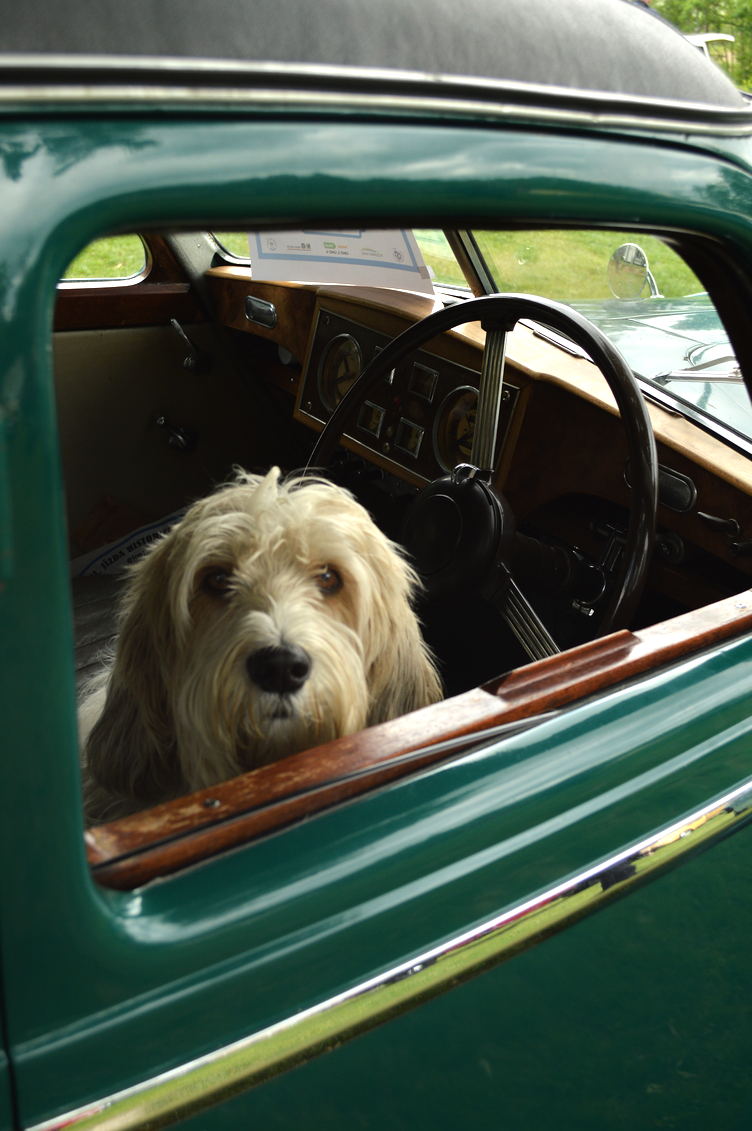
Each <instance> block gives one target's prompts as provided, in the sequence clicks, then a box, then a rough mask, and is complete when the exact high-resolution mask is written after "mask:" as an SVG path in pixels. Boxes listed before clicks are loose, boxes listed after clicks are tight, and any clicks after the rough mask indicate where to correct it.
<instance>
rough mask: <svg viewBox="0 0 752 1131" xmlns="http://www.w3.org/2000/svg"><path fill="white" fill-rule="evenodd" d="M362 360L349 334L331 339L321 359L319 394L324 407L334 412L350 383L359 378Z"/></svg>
mask: <svg viewBox="0 0 752 1131" xmlns="http://www.w3.org/2000/svg"><path fill="white" fill-rule="evenodd" d="M362 364H363V359H362V357H361V353H360V346H359V345H358V343H357V342H356V340H355V338H353V337H352V336H351V335H350V334H339V335H338V336H337V337H336V338H332V340H331V342H330V343H329V345H328V346H327V348H326V351H325V352H324V356H323V357H322V359H321V368H320V369H319V393H320V394H321V399H322V401H323V402H324V404H325V406H326V407H327V408H328V409H329V411H330V412H334V410H335V408H336V407H337V405H338V404H339V402H340V401H341V400H342V398H343V397H344V395H345V393H346V392H347V391H348V389H349V388H350V386H351V385H352V383H353V382H354V381H355V380H356V378H358V377H359V376H360V371H361V368H362Z"/></svg>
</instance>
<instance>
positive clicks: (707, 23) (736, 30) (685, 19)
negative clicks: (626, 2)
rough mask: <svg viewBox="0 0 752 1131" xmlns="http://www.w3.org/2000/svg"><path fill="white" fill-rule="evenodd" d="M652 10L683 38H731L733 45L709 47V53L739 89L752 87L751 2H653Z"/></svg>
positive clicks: (697, 0)
mask: <svg viewBox="0 0 752 1131" xmlns="http://www.w3.org/2000/svg"><path fill="white" fill-rule="evenodd" d="M652 6H653V8H654V9H655V10H656V12H660V14H661V15H662V16H665V17H666V19H667V20H671V22H672V23H673V24H676V26H677V27H678V28H679V29H680V30H681V31H683V32H684V33H685V34H691V33H693V32H713V31H715V32H724V33H725V34H726V35H733V36H734V42H733V43H723V42H721V43H718V44H715V45H713V44H711V45H710V53H711V55H712V57H713V58H714V59H715V61H716V62H717V63H718V64H719V65H720V66H721V67H722V68H723V69H724V70H725V71H726V72H727V73H728V74H729V75H730V76H731V78H732V79H733V80H734V82H735V83H736V84H737V85H738V86H741V87H746V88H750V87H752V0H653V5H652Z"/></svg>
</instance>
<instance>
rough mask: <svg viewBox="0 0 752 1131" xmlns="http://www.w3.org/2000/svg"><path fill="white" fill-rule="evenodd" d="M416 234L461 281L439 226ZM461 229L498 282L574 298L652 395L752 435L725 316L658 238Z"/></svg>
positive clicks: (440, 270) (441, 271)
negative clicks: (448, 261)
mask: <svg viewBox="0 0 752 1131" xmlns="http://www.w3.org/2000/svg"><path fill="white" fill-rule="evenodd" d="M416 236H417V238H418V243H419V245H420V247H421V250H422V251H423V255H424V258H425V260H426V263H427V264H428V265H429V266H430V267H433V268H434V273H435V276H436V282H437V283H441V282H444V281H445V282H447V283H454V282H456V279H455V277H454V274H451V273H447V270H448V269H447V267H446V265H445V263H446V261H445V258H444V256H445V255H446V252H448V245H447V243H446V240H445V239H444V237H443V236H441V233H434V232H425V233H424V232H416ZM463 238H464V239H465V241H466V242H467V244H468V250H469V252H470V258H471V259H473V258H474V257H475V260H476V262H477V263H479V265H480V268H481V271H482V270H483V269H485V270H486V271H487V274H488V276H489V280H490V283H491V284H492V289H494V290H496V291H500V292H516V293H524V294H533V295H540V296H542V297H544V298H552V299H555V300H557V301H559V302H565V303H567V304H569V305H570V306H573V307H575V309H576V310H579V311H580V312H581V313H582V314H584V315H585V316H586V317H587V318H589V319H590V320H591V322H594V323H595V325H596V326H598V327H599V328H600V329H601V330H602V331H603V332H604V333H605V334H607V335H608V337H609V338H610V339H611V340H612V341H613V342H614V344H615V345H616V346H617V348H618V349H619V350H620V351H621V353H622V354H623V355H624V357H625V358H626V360H627V362H628V363H629V365H630V367H631V368H632V370H633V372H634V373H635V376H636V377H637V378H638V379H640V380H641V381H643V382H644V386H643V387H644V389H645V390H646V391H647V392H648V394H649V395H650V393H651V390H655V394H654V395H655V396H656V397H657V399H659V400H661V402H662V403H666V402H667V401H668V400H669V399H670V401H671V402H672V403H673V404H674V405H675V406H676V408H677V409H678V410H679V411H682V412H685V413H686V414H687V415H689V416H691V417H692V418H693V419H695V420H697V421H698V422H700V423H703V422H704V423H705V424H707V425H709V424H710V423H711V422H713V421H715V422H720V423H721V424H722V425H724V426H725V427H726V428H727V429H731V430H733V432H736V433H738V434H739V435H740V436H742V437H745V438H747V439H752V404H751V403H750V397H749V393H748V391H747V388H746V386H745V384H744V381H743V379H742V375H741V372H740V370H739V367H738V365H737V363H736V358H735V356H734V351H733V349H732V348H731V345H730V343H729V339H728V335H727V334H726V331H725V329H724V328H723V325H722V323H721V320H720V317H719V316H718V313H717V311H716V309H715V307H714V305H713V303H712V301H711V299H710V297H709V295H708V294H707V292H706V291H704V290H703V289H702V284H701V283H700V281H699V279H698V278H697V277H696V276H695V275H694V274H693V273H692V271H690V269H689V267H688V266H687V265H686V263H685V262H684V260H683V259H682V258H681V257H680V256H679V255H678V254H677V253H676V252H675V251H673V250H672V249H671V248H669V247H667V246H666V245H665V244H664V243H662V242H661V241H660V240H658V239H656V238H655V237H654V236H647V235H637V234H635V233H633V232H632V233H620V232H604V231H597V232H596V231H572V230H564V231H550V230H547V231H506V232H492V231H474V232H473V233H464V234H463ZM617 249H619V254H618V255H617V254H615V253H617ZM432 253H433V254H432ZM442 253H443V254H442ZM434 264H435V265H434ZM444 275H446V277H445V278H444V277H443V276H444Z"/></svg>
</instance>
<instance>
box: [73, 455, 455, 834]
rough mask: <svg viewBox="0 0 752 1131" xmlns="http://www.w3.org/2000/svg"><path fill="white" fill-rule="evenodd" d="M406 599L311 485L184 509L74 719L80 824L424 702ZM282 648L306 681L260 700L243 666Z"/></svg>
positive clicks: (408, 574) (258, 482)
mask: <svg viewBox="0 0 752 1131" xmlns="http://www.w3.org/2000/svg"><path fill="white" fill-rule="evenodd" d="M220 571H221V572H220ZM338 579H339V580H338ZM415 587H416V578H415V575H414V573H413V571H412V570H411V569H410V567H409V566H408V565H407V563H406V562H405V561H404V560H403V558H402V557H401V556H400V554H399V552H398V550H397V548H396V547H395V546H394V544H393V543H391V542H390V541H389V540H388V539H387V538H386V537H385V536H384V535H383V534H382V533H381V532H380V531H379V530H378V528H377V527H376V526H375V525H374V523H373V522H372V521H371V519H370V517H369V516H368V514H367V513H366V511H365V510H364V509H363V508H362V507H361V506H360V505H359V504H358V503H356V502H355V500H354V499H353V498H352V497H351V496H350V495H349V494H348V493H347V492H345V491H343V490H341V489H340V488H338V487H335V486H333V485H332V484H330V483H328V482H326V481H324V480H312V479H293V480H288V481H287V482H280V479H279V470H278V469H277V468H274V469H273V470H272V471H270V472H269V474H268V475H266V476H265V477H261V476H255V475H249V474H246V473H244V472H241V473H239V474H238V477H237V480H236V481H235V482H234V483H232V484H230V485H229V486H226V487H223V488H221V489H220V490H218V491H217V492H216V493H215V494H213V495H210V496H209V497H208V498H206V499H202V500H201V501H200V502H198V503H196V504H194V506H192V507H191V508H190V510H189V511H188V513H187V514H186V516H185V518H184V519H183V520H182V521H181V522H180V523H179V524H178V525H177V526H175V527H174V528H173V529H172V530H171V531H170V533H169V534H168V535H167V536H166V537H165V538H164V539H163V540H162V541H160V542H158V543H157V544H156V545H155V547H154V548H153V549H152V550H151V551H150V552H149V553H148V555H147V556H146V557H145V558H144V559H143V560H142V561H141V562H139V563H138V565H136V566H134V567H133V568H132V571H131V575H130V578H129V581H128V585H127V589H126V593H125V598H124V601H123V606H122V610H121V620H120V633H119V637H118V640H117V645H116V650H115V655H114V658H113V660H112V663H111V666H110V667H109V668H108V670H106V671H105V672H103V673H102V676H101V677H100V678H99V680H98V681H95V683H94V685H93V686H92V687H91V688H90V690H89V693H88V695H87V696H86V698H85V699H84V702H83V703H82V705H81V707H80V709H79V728H80V734H81V741H82V747H83V761H84V778H85V795H86V796H85V804H86V811H87V817H88V819H89V821H90V822H96V821H102V820H109V819H112V818H115V817H118V816H122V815H124V814H127V813H131V812H134V811H136V810H138V809H141V808H144V807H145V806H148V805H151V804H155V803H158V802H161V801H165V800H168V799H170V798H173V797H177V796H180V795H181V794H183V793H187V792H191V791H193V790H196V789H203V788H205V787H208V786H212V785H215V784H216V783H218V782H221V781H225V780H226V779H228V778H232V777H234V776H236V775H237V774H240V773H243V772H244V771H246V770H251V769H255V768H256V767H257V766H263V765H266V764H267V763H270V762H274V761H277V760H278V759H280V758H284V757H285V756H287V755H288V754H293V753H296V752H297V751H300V750H305V749H307V748H308V747H311V746H315V745H317V744H319V743H322V742H326V741H328V740H329V739H332V738H336V737H338V736H340V735H346V734H352V733H353V732H355V731H358V730H360V729H362V728H363V727H364V726H369V725H372V724H373V723H379V722H382V721H384V720H386V719H392V718H395V717H396V716H398V715H401V714H404V713H405V712H407V711H411V710H414V709H415V708H417V707H422V706H425V705H427V704H429V703H433V702H435V701H436V700H438V699H439V698H440V697H441V688H440V683H439V679H438V677H437V674H436V671H435V668H434V666H433V663H432V660H431V658H430V655H429V654H428V652H427V649H426V647H425V645H424V644H423V641H422V638H421V636H420V631H419V628H418V624H417V621H416V618H415V615H414V614H413V612H412V609H411V599H412V596H413V593H414V591H415ZM280 648H286V649H290V648H293V649H301V650H302V653H303V654H304V655H305V656H306V657H309V658H310V673H309V674H308V676H307V678H305V679H304V682H303V683H302V685H301V686H300V687H299V688H295V689H294V690H285V691H283V692H279V691H277V690H265V689H264V688H262V687H261V686H259V685H258V684H257V683H256V682H254V678H253V677H252V675H251V672H252V670H253V660H252V657H254V656H256V655H258V654H260V653H259V650H260V649H265V650H269V649H271V650H278V649H280ZM261 654H262V655H264V656H265V655H266V654H267V652H264V653H261ZM273 654H274V655H276V654H277V652H274V653H273ZM304 666H305V665H304Z"/></svg>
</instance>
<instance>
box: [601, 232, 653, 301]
mask: <svg viewBox="0 0 752 1131" xmlns="http://www.w3.org/2000/svg"><path fill="white" fill-rule="evenodd" d="M646 283H647V284H648V286H649V287H650V298H661V295H660V294H659V293H658V287H657V286H656V285H655V279H654V278H653V276H652V274H651V271H650V268H649V266H648V257H647V255H646V254H645V252H644V251H643V250H642V248H641V247H640V246H639V244H636V243H623V244H622V245H621V247H617V249H616V251H615V252H614V253H613V255H612V256H611V258H610V259H609V261H608V285H609V287H610V288H611V293H612V295H614V297H615V298H621V299H636V298H639V297H640V295H641V294H642V292H643V291H644V289H645V284H646Z"/></svg>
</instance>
